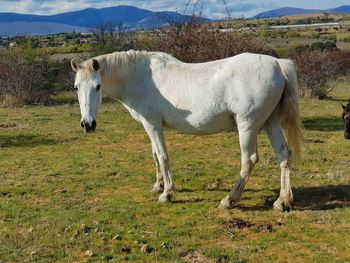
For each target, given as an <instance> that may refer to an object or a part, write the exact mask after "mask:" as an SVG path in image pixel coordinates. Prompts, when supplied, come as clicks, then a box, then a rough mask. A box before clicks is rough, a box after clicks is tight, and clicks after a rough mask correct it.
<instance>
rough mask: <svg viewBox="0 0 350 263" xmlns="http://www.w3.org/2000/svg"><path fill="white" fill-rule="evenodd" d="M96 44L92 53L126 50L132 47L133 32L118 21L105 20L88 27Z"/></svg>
mask: <svg viewBox="0 0 350 263" xmlns="http://www.w3.org/2000/svg"><path fill="white" fill-rule="evenodd" d="M90 32H92V33H93V35H94V37H95V39H96V42H97V45H96V46H95V49H94V53H95V55H97V54H104V53H109V52H113V51H121V50H128V49H132V48H134V45H135V44H134V33H133V32H131V31H128V30H127V29H126V27H125V26H124V25H123V24H122V23H121V22H118V21H107V22H102V23H100V24H98V25H96V26H95V27H94V28H92V29H90Z"/></svg>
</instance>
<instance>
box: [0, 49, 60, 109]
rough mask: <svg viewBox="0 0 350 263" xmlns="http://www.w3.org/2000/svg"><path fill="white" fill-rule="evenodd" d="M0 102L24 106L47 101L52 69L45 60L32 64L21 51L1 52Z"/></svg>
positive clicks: (36, 59)
mask: <svg viewBox="0 0 350 263" xmlns="http://www.w3.org/2000/svg"><path fill="white" fill-rule="evenodd" d="M0 56H1V60H0V101H1V103H2V104H3V105H23V104H30V103H45V102H47V101H48V99H49V96H50V93H51V86H50V85H49V84H50V81H51V80H52V78H53V77H54V74H52V73H53V70H54V67H52V65H51V64H50V63H49V61H48V60H47V59H46V58H43V57H42V58H39V57H36V58H35V59H33V60H31V59H30V58H28V53H26V50H24V49H23V48H21V47H18V48H13V49H8V50H3V51H1V54H0Z"/></svg>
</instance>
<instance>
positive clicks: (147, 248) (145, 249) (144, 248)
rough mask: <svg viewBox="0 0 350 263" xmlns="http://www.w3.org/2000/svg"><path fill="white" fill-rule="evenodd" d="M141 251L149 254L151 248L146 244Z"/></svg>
mask: <svg viewBox="0 0 350 263" xmlns="http://www.w3.org/2000/svg"><path fill="white" fill-rule="evenodd" d="M140 250H141V252H142V253H147V252H148V251H149V247H148V245H147V244H144V245H142V246H141V248H140Z"/></svg>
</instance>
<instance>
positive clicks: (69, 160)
mask: <svg viewBox="0 0 350 263" xmlns="http://www.w3.org/2000/svg"><path fill="white" fill-rule="evenodd" d="M346 86H347V87H348V85H345V84H342V85H341V89H340V90H341V91H340V92H339V93H336V92H335V93H334V94H333V95H332V96H333V98H334V99H333V100H328V101H319V100H304V101H302V103H301V108H302V116H303V121H304V125H305V134H306V143H305V149H304V155H303V158H302V160H301V163H300V165H299V166H297V167H296V168H295V169H294V172H293V175H292V186H293V190H294V196H295V203H294V209H293V211H292V212H290V213H278V212H274V211H272V210H271V205H272V203H273V201H274V200H275V199H276V198H277V196H278V191H279V185H280V182H279V177H280V175H279V169H278V166H277V164H276V162H275V160H274V155H273V153H272V150H271V147H270V144H269V142H268V140H267V138H266V135H265V134H264V133H261V134H260V135H259V153H260V157H261V158H260V159H261V161H260V163H259V164H258V165H257V166H256V168H255V169H254V172H253V176H252V177H251V178H250V181H249V182H248V184H247V187H246V191H245V193H244V196H243V199H242V201H241V203H240V204H239V205H238V206H237V207H236V208H234V209H232V210H221V209H218V208H217V205H218V203H219V201H220V200H221V199H222V198H223V197H224V196H225V195H226V194H227V192H228V191H229V189H230V187H231V186H232V184H233V183H234V181H235V180H236V178H237V175H238V173H239V163H240V162H239V156H240V151H239V146H238V138H237V134H236V133H234V132H233V133H221V134H217V135H213V136H203V137H198V136H191V135H182V134H177V133H176V132H174V131H171V130H166V134H165V136H166V140H167V145H168V149H169V153H170V162H171V169H172V172H173V175H174V178H175V183H176V186H177V191H176V196H175V199H174V202H173V203H172V204H158V203H157V196H156V195H154V194H152V193H150V189H151V186H152V185H153V183H154V181H155V167H154V163H153V159H152V156H151V146H150V142H149V139H148V137H147V135H146V133H145V132H144V131H143V128H142V127H141V126H140V125H139V124H138V123H136V122H135V121H133V120H132V119H131V117H130V116H129V114H128V113H127V112H126V110H124V109H123V108H122V106H121V105H119V104H118V103H115V102H106V103H104V104H102V106H101V108H100V111H99V116H98V127H97V131H96V132H95V133H93V134H84V133H82V132H81V130H80V128H79V119H80V115H79V106H78V105H77V104H75V103H72V99H71V98H69V97H68V98H66V97H60V98H59V102H60V103H59V104H58V105H55V106H48V107H44V106H31V107H23V108H0V120H1V121H0V182H1V183H0V262H6V263H7V262H109V261H110V262H123V261H129V262H347V261H350V238H349V235H348V233H349V232H350V209H349V206H350V177H349V171H350V162H349V160H350V156H349V153H350V151H349V149H350V148H349V147H350V144H349V141H345V139H344V138H343V124H342V120H341V118H340V115H341V107H340V105H339V103H340V102H341V101H345V99H346V96H347V95H346V94H349V89H347V91H346V88H345V87H346ZM236 219H241V220H245V221H246V222H249V223H250V224H251V225H250V226H249V227H242V228H238V227H234V225H232V222H234V221H235V220H236ZM230 222H231V223H230ZM116 235H119V237H118V238H115V239H113V237H115V236H116ZM143 244H147V245H148V251H147V252H146V253H144V252H142V251H141V250H140V247H141V246H142V245H143ZM88 250H91V251H92V252H93V256H92V257H89V256H87V255H85V252H86V251H88Z"/></svg>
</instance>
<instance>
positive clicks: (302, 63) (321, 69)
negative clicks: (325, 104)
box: [291, 50, 350, 99]
mask: <svg viewBox="0 0 350 263" xmlns="http://www.w3.org/2000/svg"><path fill="white" fill-rule="evenodd" d="M291 57H292V59H293V60H294V62H295V63H296V68H297V72H298V76H299V81H300V95H301V96H302V97H313V98H319V99H324V98H326V97H328V94H329V92H330V91H331V90H332V89H333V88H334V87H333V86H332V85H330V83H331V81H333V80H335V79H336V78H337V77H338V76H340V75H341V74H343V73H344V72H346V70H347V68H348V66H349V64H350V62H349V61H350V56H349V54H348V53H345V52H341V51H331V52H322V51H311V50H304V51H301V52H294V53H292V54H291Z"/></svg>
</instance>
